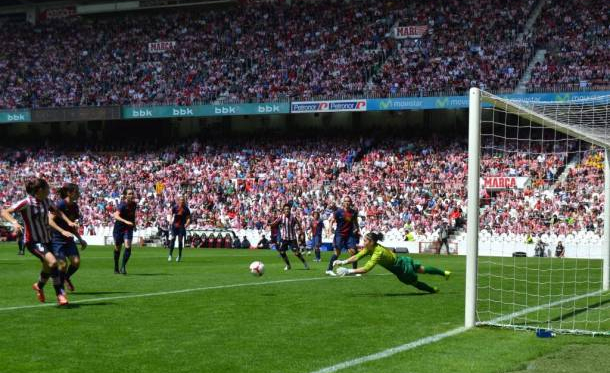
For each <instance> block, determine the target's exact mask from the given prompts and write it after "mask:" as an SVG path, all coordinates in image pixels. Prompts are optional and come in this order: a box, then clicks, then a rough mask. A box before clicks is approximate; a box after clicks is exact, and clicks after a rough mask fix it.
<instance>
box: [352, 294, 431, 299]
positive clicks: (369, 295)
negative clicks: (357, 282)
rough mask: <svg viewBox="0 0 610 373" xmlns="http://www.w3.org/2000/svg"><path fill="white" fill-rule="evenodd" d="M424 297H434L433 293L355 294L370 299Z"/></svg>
mask: <svg viewBox="0 0 610 373" xmlns="http://www.w3.org/2000/svg"><path fill="white" fill-rule="evenodd" d="M423 295H433V294H432V293H363V294H354V296H355V297H370V298H381V297H419V296H423Z"/></svg>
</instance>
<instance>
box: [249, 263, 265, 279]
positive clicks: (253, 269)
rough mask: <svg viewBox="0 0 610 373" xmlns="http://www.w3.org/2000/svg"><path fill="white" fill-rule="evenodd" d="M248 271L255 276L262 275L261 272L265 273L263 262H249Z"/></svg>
mask: <svg viewBox="0 0 610 373" xmlns="http://www.w3.org/2000/svg"><path fill="white" fill-rule="evenodd" d="M250 273H252V274H253V275H254V276H257V277H259V276H262V275H263V273H265V265H264V264H263V262H259V261H256V262H252V263H251V264H250Z"/></svg>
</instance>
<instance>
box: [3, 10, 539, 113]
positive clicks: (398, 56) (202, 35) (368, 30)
mask: <svg viewBox="0 0 610 373" xmlns="http://www.w3.org/2000/svg"><path fill="white" fill-rule="evenodd" d="M531 3H532V1H531V0H519V1H514V2H510V3H508V5H507V4H506V2H501V1H499V0H485V1H483V2H482V3H480V2H477V4H478V5H477V6H476V7H473V6H469V5H468V3H465V2H463V1H458V0H453V1H450V2H446V1H440V0H435V1H433V2H432V3H430V2H424V1H420V2H417V3H412V2H409V4H404V3H402V2H382V3H379V2H375V1H369V0H363V1H336V2H326V1H317V2H302V1H294V2H293V3H292V4H291V5H288V4H285V3H284V2H278V3H275V2H271V3H268V2H258V3H250V4H248V5H247V6H240V7H227V8H224V9H217V10H214V11H211V10H207V11H203V10H201V9H198V8H189V9H188V10H171V11H165V12H163V13H123V14H113V16H112V17H103V16H86V17H73V18H67V19H63V20H57V19H54V20H48V21H42V22H41V23H39V24H38V25H30V24H28V23H12V22H11V23H10V24H5V25H3V26H2V27H0V39H1V40H3V48H2V50H1V51H0V109H6V108H9V109H12V108H29V107H33V108H40V107H71V106H102V105H141V104H142V105H143V104H174V105H190V104H193V103H201V102H217V101H256V100H261V101H269V100H287V99H292V100H299V99H301V100H306V99H311V98H315V97H320V96H324V97H335V98H338V97H348V96H349V97H362V96H365V95H383V96H386V95H394V94H408V95H411V94H414V93H417V94H432V93H433V92H436V91H461V90H465V89H466V88H468V87H470V86H471V85H478V86H482V87H485V88H486V89H491V90H505V89H511V88H513V87H514V85H515V84H516V82H517V81H518V79H519V76H520V75H521V73H522V70H523V66H524V64H526V63H527V61H528V59H529V54H530V49H529V47H527V46H526V44H527V38H525V39H524V40H523V41H522V42H515V39H516V37H517V35H518V34H519V32H521V29H522V26H523V22H525V20H526V19H527V15H528V12H529V11H530V8H531ZM412 23H417V24H424V25H427V26H428V28H429V30H428V32H427V34H426V35H425V36H424V37H423V38H422V39H417V40H409V39H405V40H402V41H399V44H400V45H398V46H397V42H398V41H397V40H396V39H394V38H393V37H392V35H391V30H392V28H393V27H394V26H397V25H410V24H412ZM15 35H18V37H15ZM155 42H175V45H173V46H166V47H165V49H162V50H158V52H159V53H151V52H150V51H149V43H155ZM398 47H399V48H398ZM386 59H387V60H388V62H387V63H385V65H383V63H384V62H385V61H386ZM382 65H383V67H382Z"/></svg>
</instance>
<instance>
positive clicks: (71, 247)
mask: <svg viewBox="0 0 610 373" xmlns="http://www.w3.org/2000/svg"><path fill="white" fill-rule="evenodd" d="M51 249H52V250H53V255H55V258H57V260H64V261H65V260H66V258H68V257H72V256H79V254H78V249H77V248H76V243H75V242H74V241H73V240H65V241H64V240H53V242H51Z"/></svg>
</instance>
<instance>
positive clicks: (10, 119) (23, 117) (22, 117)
mask: <svg viewBox="0 0 610 373" xmlns="http://www.w3.org/2000/svg"><path fill="white" fill-rule="evenodd" d="M31 121H32V116H31V114H30V111H29V110H6V111H0V123H21V122H31Z"/></svg>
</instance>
